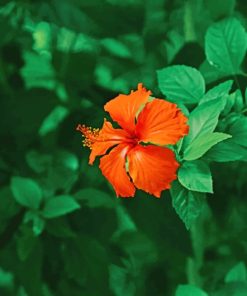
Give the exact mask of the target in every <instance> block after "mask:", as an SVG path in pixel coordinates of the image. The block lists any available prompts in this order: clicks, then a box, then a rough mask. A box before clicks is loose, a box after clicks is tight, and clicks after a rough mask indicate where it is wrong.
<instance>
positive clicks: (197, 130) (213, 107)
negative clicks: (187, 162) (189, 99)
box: [183, 98, 225, 149]
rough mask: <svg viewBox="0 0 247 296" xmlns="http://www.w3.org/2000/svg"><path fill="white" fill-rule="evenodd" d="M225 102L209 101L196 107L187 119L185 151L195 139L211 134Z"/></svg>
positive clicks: (222, 100)
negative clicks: (187, 130) (187, 131)
mask: <svg viewBox="0 0 247 296" xmlns="http://www.w3.org/2000/svg"><path fill="white" fill-rule="evenodd" d="M224 104H225V100H224V99H223V98H221V99H219V100H211V101H209V102H205V103H203V104H201V105H199V106H198V107H196V108H195V109H194V110H193V111H192V112H191V114H190V117H189V127H190V129H189V134H188V136H186V137H185V138H184V145H183V148H184V149H185V148H186V147H187V146H188V145H189V144H190V143H191V142H192V141H193V140H194V139H195V138H196V137H198V136H202V135H204V134H208V133H210V132H213V131H214V129H215V127H216V125H217V123H218V118H219V115H220V113H221V111H222V109H223V108H224Z"/></svg>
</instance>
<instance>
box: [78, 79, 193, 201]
mask: <svg viewBox="0 0 247 296" xmlns="http://www.w3.org/2000/svg"><path fill="white" fill-rule="evenodd" d="M150 95H151V91H148V90H146V89H145V88H144V87H143V86H142V84H141V83H139V84H138V89H137V90H136V91H132V92H131V93H130V94H129V95H124V94H120V95H119V96H117V97H116V98H114V99H112V100H110V101H109V102H108V103H106V104H105V106H104V109H105V111H107V112H109V114H110V116H111V118H112V119H113V120H114V121H116V122H117V123H118V125H119V126H120V127H121V129H120V128H117V129H116V128H113V126H112V124H111V123H110V122H109V121H107V120H106V119H105V121H104V124H103V127H102V128H101V129H92V128H90V127H86V126H85V125H81V124H79V125H78V126H77V130H79V131H80V132H81V133H82V135H83V137H84V141H83V143H84V146H87V147H89V148H90V149H91V154H90V156H89V164H93V162H94V160H95V158H96V157H97V156H101V155H104V156H102V157H101V159H100V165H99V167H100V169H101V171H102V174H103V175H104V176H105V177H106V179H107V180H108V181H109V182H110V183H111V184H112V186H113V188H114V190H115V192H116V195H117V196H121V197H133V196H134V194H135V190H136V188H138V189H142V190H144V191H146V192H148V193H150V194H153V195H154V196H156V197H160V194H161V191H162V190H165V189H169V188H170V186H171V182H172V181H174V180H175V179H176V171H177V169H178V167H179V164H178V162H177V161H176V157H175V154H174V152H173V151H172V150H170V149H169V148H167V147H164V146H166V145H174V144H176V143H177V142H178V140H179V139H180V138H182V137H183V136H184V135H186V134H188V129H189V127H188V125H187V118H186V117H185V116H184V114H183V113H182V112H181V110H180V109H178V108H177V105H176V104H173V103H170V102H168V101H165V100H161V99H156V98H154V99H152V100H150V99H149V98H150ZM110 148H112V149H111V151H110V152H109V153H108V154H106V153H107V152H108V150H109V149H110ZM105 154H106V155H105Z"/></svg>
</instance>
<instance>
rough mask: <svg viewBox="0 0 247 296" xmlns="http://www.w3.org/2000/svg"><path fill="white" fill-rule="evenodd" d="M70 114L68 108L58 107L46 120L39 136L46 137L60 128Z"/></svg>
mask: <svg viewBox="0 0 247 296" xmlns="http://www.w3.org/2000/svg"><path fill="white" fill-rule="evenodd" d="M68 114H69V111H68V109H67V108H65V107H63V106H56V107H55V108H54V109H53V110H52V111H51V113H50V114H49V115H48V116H47V117H46V118H44V120H43V122H42V124H41V126H40V129H39V135H40V136H45V135H46V134H48V133H49V132H52V131H54V130H55V129H57V128H58V126H59V124H60V123H61V122H62V121H63V120H64V118H65V117H66V116H67V115H68Z"/></svg>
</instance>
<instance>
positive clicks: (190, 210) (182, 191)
mask: <svg viewBox="0 0 247 296" xmlns="http://www.w3.org/2000/svg"><path fill="white" fill-rule="evenodd" d="M170 192H171V196H172V205H173V207H174V209H175V211H176V213H177V214H178V216H179V217H180V218H181V220H182V221H183V222H184V224H185V226H186V228H187V229H190V227H191V226H192V225H193V223H194V222H195V221H196V219H197V218H198V216H199V215H200V213H201V212H202V209H203V207H204V199H205V195H204V194H203V193H200V192H192V191H189V190H187V189H186V188H184V187H182V186H181V185H180V184H179V182H178V181H175V182H173V183H172V188H171V189H170Z"/></svg>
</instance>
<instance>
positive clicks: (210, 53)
mask: <svg viewBox="0 0 247 296" xmlns="http://www.w3.org/2000/svg"><path fill="white" fill-rule="evenodd" d="M205 41H206V56H207V60H208V61H209V63H211V64H213V65H214V66H215V67H216V68H217V69H219V70H220V71H221V72H224V73H225V74H236V73H239V72H240V65H241V63H242V61H243V58H244V56H245V53H246V49H247V39H246V32H245V30H244V28H243V26H242V25H241V24H240V23H239V21H237V20H236V19H234V18H229V19H225V20H222V21H220V22H218V23H216V24H213V25H212V26H211V27H210V28H209V29H208V31H207V34H206V40H205Z"/></svg>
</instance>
